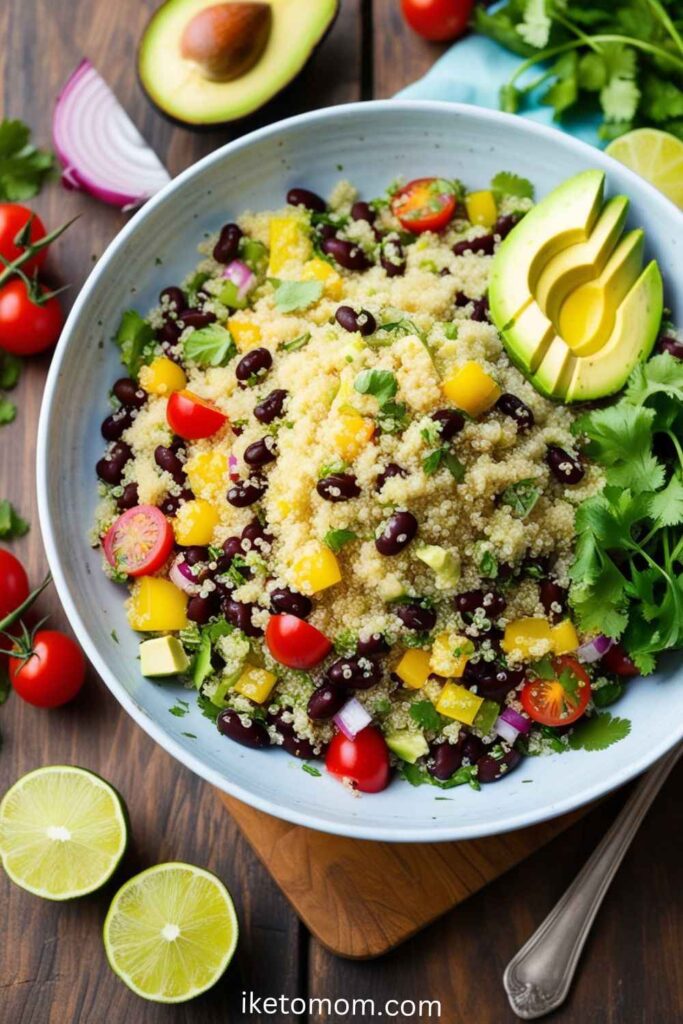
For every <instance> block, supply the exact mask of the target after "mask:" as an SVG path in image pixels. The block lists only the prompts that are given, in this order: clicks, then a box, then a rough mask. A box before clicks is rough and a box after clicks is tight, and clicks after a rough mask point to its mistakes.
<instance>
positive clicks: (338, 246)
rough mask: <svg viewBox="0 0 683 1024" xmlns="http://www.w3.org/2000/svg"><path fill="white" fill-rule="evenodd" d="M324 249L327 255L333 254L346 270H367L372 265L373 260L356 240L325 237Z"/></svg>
mask: <svg viewBox="0 0 683 1024" xmlns="http://www.w3.org/2000/svg"><path fill="white" fill-rule="evenodd" d="M322 250H323V252H324V253H325V254H326V255H327V256H332V258H333V259H335V260H336V261H337V263H338V264H339V265H340V266H341V267H344V268H345V269H346V270H367V269H368V268H369V267H371V266H372V263H371V261H370V260H369V259H368V257H367V256H366V255H365V253H364V252H363V250H362V249H361V247H360V246H359V245H356V243H355V242H349V241H347V240H346V239H345V238H337V237H336V236H335V237H334V238H325V239H324V240H323V244H322Z"/></svg>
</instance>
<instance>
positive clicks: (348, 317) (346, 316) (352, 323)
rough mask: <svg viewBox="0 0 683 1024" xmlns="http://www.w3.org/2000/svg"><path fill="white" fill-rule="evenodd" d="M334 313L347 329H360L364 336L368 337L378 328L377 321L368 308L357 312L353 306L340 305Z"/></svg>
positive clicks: (341, 325)
mask: <svg viewBox="0 0 683 1024" xmlns="http://www.w3.org/2000/svg"><path fill="white" fill-rule="evenodd" d="M334 315H335V318H336V320H337V323H338V324H339V326H340V327H343V328H344V330H345V331H351V332H353V331H358V333H359V334H362V335H363V337H367V335H369V334H374V333H375V331H376V330H377V321H376V320H375V318H374V316H373V315H372V313H370V312H368V310H367V309H361V310H358V312H356V310H355V309H353V307H352V306H339V308H338V309H337V312H336V313H335V314H334Z"/></svg>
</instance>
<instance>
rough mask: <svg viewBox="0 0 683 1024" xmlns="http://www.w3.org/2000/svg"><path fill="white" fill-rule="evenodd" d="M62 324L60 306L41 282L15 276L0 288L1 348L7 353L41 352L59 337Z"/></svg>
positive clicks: (21, 354)
mask: <svg viewBox="0 0 683 1024" xmlns="http://www.w3.org/2000/svg"><path fill="white" fill-rule="evenodd" d="M32 292H33V293H34V294H33V295H32ZM63 323H64V315H63V313H62V307H61V306H60V305H59V302H58V300H57V298H56V296H55V295H54V294H53V293H52V292H50V291H49V290H48V289H47V288H45V287H44V286H43V285H41V284H37V283H35V284H34V283H33V282H31V283H30V285H29V284H27V283H26V281H25V280H23V279H22V278H20V277H16V278H12V279H11V280H9V281H8V282H7V284H4V285H3V286H2V287H1V288H0V348H2V349H5V351H6V352H11V353H12V354H13V355H15V356H32V355H35V354H36V353H38V352H44V351H45V349H47V348H50V347H51V346H52V345H54V344H55V342H56V341H57V339H58V338H59V334H60V331H61V329H62V325H63Z"/></svg>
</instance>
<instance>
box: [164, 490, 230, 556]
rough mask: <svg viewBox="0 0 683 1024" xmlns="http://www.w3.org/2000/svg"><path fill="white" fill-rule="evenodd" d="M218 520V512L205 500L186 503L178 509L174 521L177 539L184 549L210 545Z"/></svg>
mask: <svg viewBox="0 0 683 1024" xmlns="http://www.w3.org/2000/svg"><path fill="white" fill-rule="evenodd" d="M218 519H219V516H218V512H217V511H216V509H215V508H214V506H213V505H212V504H211V503H210V502H208V501H205V500H204V498H195V499H194V500H193V501H186V502H185V504H184V505H181V506H180V508H179V509H178V512H177V513H176V517H175V519H174V521H173V529H174V532H175V539H176V541H177V542H178V544H182V545H183V546H184V547H185V546H187V545H190V544H200V545H204V544H210V543H211V538H212V537H213V531H214V530H215V528H216V526H217V525H218Z"/></svg>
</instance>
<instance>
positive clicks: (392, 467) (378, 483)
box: [375, 462, 408, 491]
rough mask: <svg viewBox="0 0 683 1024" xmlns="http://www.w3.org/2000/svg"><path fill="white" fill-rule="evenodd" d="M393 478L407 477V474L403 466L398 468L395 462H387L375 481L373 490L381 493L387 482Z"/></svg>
mask: <svg viewBox="0 0 683 1024" xmlns="http://www.w3.org/2000/svg"><path fill="white" fill-rule="evenodd" d="M394 476H400V477H407V476H408V472H407V470H405V469H404V468H403V466H399V465H398V463H397V462H388V463H387V465H386V466H385V467H384V469H383V470H382V472H381V473H380V474H379V476H378V477H377V479H376V480H375V490H376V491H381V490H382V488H383V487H384V485H385V483H386V482H387V480H390V479H391V478H392V477H394Z"/></svg>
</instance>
